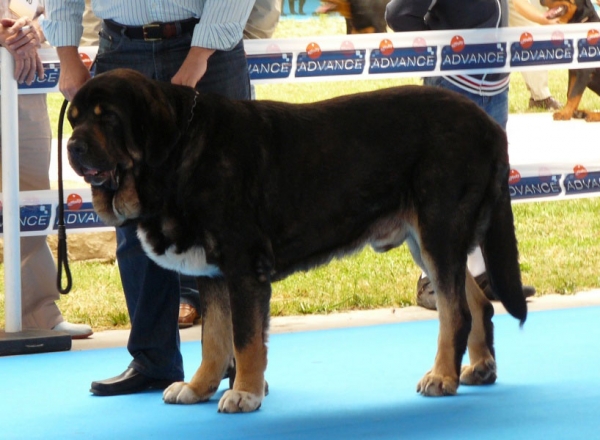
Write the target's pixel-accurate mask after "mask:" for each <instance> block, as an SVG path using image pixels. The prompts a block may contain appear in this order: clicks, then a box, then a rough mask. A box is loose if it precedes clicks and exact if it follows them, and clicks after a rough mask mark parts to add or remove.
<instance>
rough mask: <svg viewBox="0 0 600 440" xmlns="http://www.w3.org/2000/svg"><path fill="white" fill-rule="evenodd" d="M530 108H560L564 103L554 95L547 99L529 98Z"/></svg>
mask: <svg viewBox="0 0 600 440" xmlns="http://www.w3.org/2000/svg"><path fill="white" fill-rule="evenodd" d="M529 108H539V109H542V110H560V109H561V108H562V105H561V104H560V102H558V101H557V100H556V99H554V98H553V97H552V96H549V97H547V98H546V99H540V100H539V101H536V100H534V99H533V98H529Z"/></svg>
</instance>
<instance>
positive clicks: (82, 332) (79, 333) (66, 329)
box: [52, 321, 94, 339]
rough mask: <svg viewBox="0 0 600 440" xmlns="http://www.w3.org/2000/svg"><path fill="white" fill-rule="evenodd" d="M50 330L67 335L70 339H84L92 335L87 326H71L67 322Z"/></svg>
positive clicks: (90, 329)
mask: <svg viewBox="0 0 600 440" xmlns="http://www.w3.org/2000/svg"><path fill="white" fill-rule="evenodd" d="M52 330H56V331H57V332H63V333H67V334H69V335H71V338H72V339H85V338H87V337H89V336H91V335H92V334H93V333H94V332H93V330H92V328H91V327H90V326H89V325H87V324H72V323H70V322H67V321H63V322H61V323H60V324H57V325H55V326H54V327H53V328H52Z"/></svg>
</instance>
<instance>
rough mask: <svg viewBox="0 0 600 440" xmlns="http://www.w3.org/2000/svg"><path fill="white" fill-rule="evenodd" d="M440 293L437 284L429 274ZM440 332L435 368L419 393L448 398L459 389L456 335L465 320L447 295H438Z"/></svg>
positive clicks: (420, 382) (422, 383) (427, 376)
mask: <svg viewBox="0 0 600 440" xmlns="http://www.w3.org/2000/svg"><path fill="white" fill-rule="evenodd" d="M429 278H430V279H431V281H432V282H434V286H435V290H436V292H438V291H439V290H438V288H437V283H435V280H434V279H433V278H432V275H431V273H429ZM437 309H438V312H439V320H440V331H439V336H438V351H437V354H436V356H435V361H434V364H433V368H432V369H431V370H430V371H428V372H427V373H426V374H425V376H423V378H422V379H421V380H420V381H419V383H418V385H417V392H419V393H421V394H422V395H424V396H448V395H454V394H456V391H457V389H458V371H457V367H456V362H455V359H456V345H455V344H456V335H457V329H459V327H460V326H462V325H463V322H462V321H463V318H462V315H461V312H460V310H459V305H458V304H453V303H451V302H449V301H448V298H447V297H446V296H445V295H437Z"/></svg>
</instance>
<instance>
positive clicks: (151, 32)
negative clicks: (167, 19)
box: [142, 23, 162, 41]
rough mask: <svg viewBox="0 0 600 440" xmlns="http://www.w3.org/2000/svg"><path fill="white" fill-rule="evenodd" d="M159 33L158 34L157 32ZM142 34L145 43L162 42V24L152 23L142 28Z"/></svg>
mask: <svg viewBox="0 0 600 440" xmlns="http://www.w3.org/2000/svg"><path fill="white" fill-rule="evenodd" d="M156 31H158V32H156ZM142 34H143V35H144V41H160V40H162V31H161V26H160V23H150V24H145V25H143V26H142Z"/></svg>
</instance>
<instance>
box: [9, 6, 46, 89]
mask: <svg viewBox="0 0 600 440" xmlns="http://www.w3.org/2000/svg"><path fill="white" fill-rule="evenodd" d="M0 24H1V25H2V26H1V28H0V41H1V42H2V45H3V46H4V47H6V49H7V50H8V51H9V52H10V53H11V55H12V56H13V58H14V59H15V72H14V75H15V79H16V80H17V81H18V82H19V84H22V83H23V82H24V83H26V84H27V85H30V84H31V83H32V82H33V80H34V79H35V74H36V73H37V75H38V77H39V78H40V79H44V66H43V64H42V60H41V58H40V56H39V54H38V51H37V50H38V48H39V47H40V45H41V41H42V38H41V36H40V34H39V33H38V31H37V29H36V28H35V27H34V26H33V24H32V22H31V20H30V19H29V18H27V17H21V18H19V19H18V20H13V19H9V18H5V19H2V20H1V21H0Z"/></svg>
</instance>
